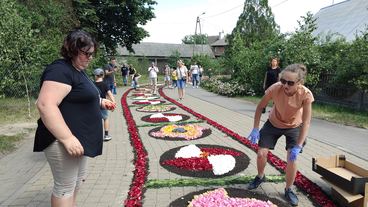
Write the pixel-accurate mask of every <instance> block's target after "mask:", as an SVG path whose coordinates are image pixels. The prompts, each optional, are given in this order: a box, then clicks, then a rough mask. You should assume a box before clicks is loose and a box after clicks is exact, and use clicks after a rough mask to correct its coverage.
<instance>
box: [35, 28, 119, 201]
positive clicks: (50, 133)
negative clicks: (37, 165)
mask: <svg viewBox="0 0 368 207" xmlns="http://www.w3.org/2000/svg"><path fill="white" fill-rule="evenodd" d="M97 48H98V45H97V42H96V41H95V40H94V39H93V38H92V36H91V35H90V34H89V33H87V32H85V31H83V30H80V29H76V30H73V31H71V32H69V34H68V35H67V36H66V37H65V39H64V42H63V44H62V47H61V51H60V53H61V56H62V57H63V58H62V59H58V60H55V61H54V62H53V63H51V64H50V65H48V66H46V69H45V70H44V71H43V73H42V76H41V80H40V87H41V89H40V92H39V95H38V99H37V102H36V106H37V109H38V111H39V113H40V119H38V121H37V124H38V126H37V129H36V133H35V140H34V146H33V151H35V152H42V151H43V152H44V154H45V156H46V158H47V162H48V163H49V165H50V168H51V172H52V176H53V179H54V186H53V189H52V195H51V205H50V206H52V207H62V206H63V207H64V206H76V200H77V193H78V189H79V188H80V186H81V184H82V182H84V180H85V179H86V172H87V157H96V156H98V155H101V154H102V139H103V128H102V117H101V112H100V108H101V107H102V108H104V109H107V108H109V107H110V106H112V105H113V103H112V102H111V101H109V100H107V99H101V98H100V95H99V91H98V89H97V88H96V86H95V85H94V84H93V82H92V81H91V80H90V79H89V77H88V75H87V74H86V73H85V70H86V68H87V66H88V65H89V64H90V62H91V60H92V56H93V55H94V54H96V49H97Z"/></svg>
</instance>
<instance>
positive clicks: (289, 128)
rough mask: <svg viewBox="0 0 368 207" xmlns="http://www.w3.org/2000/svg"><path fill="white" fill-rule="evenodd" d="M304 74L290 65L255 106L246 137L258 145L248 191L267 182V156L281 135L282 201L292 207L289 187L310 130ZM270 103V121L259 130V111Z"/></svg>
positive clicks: (302, 68) (294, 202)
mask: <svg viewBox="0 0 368 207" xmlns="http://www.w3.org/2000/svg"><path fill="white" fill-rule="evenodd" d="M306 73H307V68H306V67H305V66H304V65H302V64H292V65H289V66H287V67H286V68H285V69H284V70H283V71H282V72H281V73H280V82H277V83H275V84H273V85H272V86H270V87H269V88H268V89H267V90H266V93H265V95H264V96H263V97H262V99H261V101H260V102H259V103H258V105H257V109H256V112H255V115H254V123H253V130H252V132H251V133H250V135H249V136H248V138H249V139H250V141H251V143H253V144H256V143H257V142H258V146H259V148H258V152H257V170H258V175H257V176H256V177H255V178H254V180H253V181H252V182H251V183H250V184H249V186H248V189H249V190H252V189H255V188H257V187H258V186H259V185H260V184H261V183H262V182H264V181H265V180H266V177H265V172H264V171H265V167H266V162H267V153H268V151H269V150H272V149H274V147H275V145H276V143H277V141H278V139H279V138H280V137H281V136H282V135H284V136H285V137H286V147H285V149H286V150H287V157H286V159H287V166H286V170H285V176H286V186H285V198H286V199H287V200H288V202H289V203H290V204H291V205H293V206H296V205H298V202H299V200H298V197H297V195H296V194H295V193H294V192H293V190H292V189H291V186H292V184H293V183H294V180H295V177H296V172H297V166H296V161H297V157H298V155H299V153H301V151H302V148H303V146H304V143H305V140H306V137H307V133H308V130H309V127H310V121H311V116H312V102H313V101H314V97H313V94H312V92H311V91H310V90H309V89H308V88H306V87H305V86H304V85H303V84H304V81H305V79H306ZM271 100H272V101H273V103H274V104H273V107H272V110H271V112H270V115H269V118H268V120H267V121H266V123H265V124H264V125H263V127H262V129H261V130H259V125H260V118H261V112H262V109H263V108H264V107H266V105H267V103H268V102H269V101H271Z"/></svg>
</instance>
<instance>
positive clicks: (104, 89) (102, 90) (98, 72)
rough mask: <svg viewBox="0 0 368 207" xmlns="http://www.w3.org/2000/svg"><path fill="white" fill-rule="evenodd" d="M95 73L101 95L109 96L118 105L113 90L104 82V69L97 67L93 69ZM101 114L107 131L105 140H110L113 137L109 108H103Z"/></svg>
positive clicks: (103, 96) (96, 83)
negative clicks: (111, 134)
mask: <svg viewBox="0 0 368 207" xmlns="http://www.w3.org/2000/svg"><path fill="white" fill-rule="evenodd" d="M93 74H94V75H95V85H96V86H97V88H98V89H99V90H100V97H101V98H104V99H105V98H106V97H107V98H108V99H109V100H110V101H112V102H113V104H114V105H116V102H115V98H114V96H113V95H112V93H111V90H110V89H109V87H108V86H107V85H106V83H105V82H103V77H104V71H103V70H102V69H101V68H97V69H95V70H94V71H93ZM101 115H102V119H103V126H104V127H103V128H104V131H105V135H104V138H103V140H104V141H110V140H111V139H112V137H111V136H110V134H109V128H110V126H109V119H108V117H109V112H108V110H107V109H103V108H101Z"/></svg>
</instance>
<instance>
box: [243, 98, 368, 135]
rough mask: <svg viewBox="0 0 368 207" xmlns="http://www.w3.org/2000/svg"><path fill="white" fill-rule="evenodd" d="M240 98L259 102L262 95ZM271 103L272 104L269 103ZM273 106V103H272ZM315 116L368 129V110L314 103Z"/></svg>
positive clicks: (313, 113) (313, 112)
mask: <svg viewBox="0 0 368 207" xmlns="http://www.w3.org/2000/svg"><path fill="white" fill-rule="evenodd" d="M238 98H240V99H243V100H246V101H249V102H252V103H254V104H257V103H258V102H259V101H260V100H261V97H256V96H245V97H238ZM269 105H270V104H269ZM270 106H271V105H270ZM312 116H313V118H317V119H323V120H326V121H330V122H334V123H338V124H344V125H349V126H355V127H360V128H365V129H368V112H366V111H357V110H353V109H349V108H345V107H339V106H334V105H329V104H321V103H313V111H312Z"/></svg>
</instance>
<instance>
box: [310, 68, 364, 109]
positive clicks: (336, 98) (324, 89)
mask: <svg viewBox="0 0 368 207" xmlns="http://www.w3.org/2000/svg"><path fill="white" fill-rule="evenodd" d="M333 78H334V75H333V74H324V75H322V76H321V78H320V82H319V84H318V88H319V90H318V91H317V92H315V94H314V95H315V98H316V101H318V102H322V103H328V104H333V105H338V106H343V107H348V108H352V109H358V110H368V94H367V93H364V91H362V90H359V89H357V88H355V87H352V86H349V84H345V85H338V84H332V81H333Z"/></svg>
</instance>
